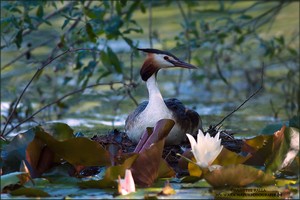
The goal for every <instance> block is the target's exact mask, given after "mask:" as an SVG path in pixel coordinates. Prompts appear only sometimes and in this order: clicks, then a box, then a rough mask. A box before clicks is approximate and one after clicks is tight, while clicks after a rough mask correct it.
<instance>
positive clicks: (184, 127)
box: [125, 49, 202, 145]
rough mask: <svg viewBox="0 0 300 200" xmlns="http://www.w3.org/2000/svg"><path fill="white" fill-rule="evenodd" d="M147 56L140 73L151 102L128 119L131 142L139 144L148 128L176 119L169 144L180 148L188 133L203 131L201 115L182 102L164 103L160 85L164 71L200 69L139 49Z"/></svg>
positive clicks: (163, 53)
mask: <svg viewBox="0 0 300 200" xmlns="http://www.w3.org/2000/svg"><path fill="white" fill-rule="evenodd" d="M138 50H140V51H143V52H146V53H147V57H146V60H145V61H144V64H143V66H142V68H141V70H140V75H141V78H142V80H143V81H145V82H146V85H147V89H148V93H149V101H144V102H142V103H141V104H139V105H138V107H137V108H136V109H135V110H134V111H133V112H132V113H131V114H129V115H128V117H127V119H126V122H125V130H126V133H127V135H128V137H129V139H130V140H131V141H133V142H134V143H138V142H139V140H140V138H141V136H142V134H143V133H144V131H145V130H146V128H147V127H153V126H155V124H156V122H157V121H158V120H160V119H172V120H174V121H175V126H174V127H173V128H172V130H171V132H170V133H169V135H168V137H167V139H166V144H168V145H176V144H180V142H181V141H182V140H183V139H184V138H185V137H186V135H185V134H186V133H190V134H196V133H197V132H198V129H202V121H201V118H200V116H199V114H198V113H197V112H196V111H194V110H190V109H188V108H186V107H185V106H184V105H183V104H182V103H181V102H180V101H179V100H178V99H176V98H170V99H165V100H164V99H163V97H162V95H161V93H160V90H159V88H158V85H157V82H156V76H157V72H158V71H159V70H160V69H164V68H172V67H182V68H187V69H196V68H197V67H195V66H193V65H191V64H189V63H186V62H183V61H181V60H179V59H178V58H177V57H176V56H174V55H172V54H171V53H169V52H166V51H161V50H157V49H138Z"/></svg>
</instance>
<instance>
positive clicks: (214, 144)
mask: <svg viewBox="0 0 300 200" xmlns="http://www.w3.org/2000/svg"><path fill="white" fill-rule="evenodd" d="M186 135H187V137H188V139H189V141H190V143H191V148H192V153H193V154H194V157H195V159H196V161H197V165H199V166H200V167H201V168H208V167H209V166H210V165H211V164H212V162H213V161H214V160H215V159H216V158H217V156H218V155H219V154H220V152H221V151H222V149H223V145H221V139H219V136H220V132H218V133H217V134H216V135H215V137H211V136H210V135H209V134H208V133H207V134H206V135H205V136H204V134H203V132H202V131H201V130H199V131H198V135H197V142H196V140H195V139H194V137H193V136H192V135H190V134H186Z"/></svg>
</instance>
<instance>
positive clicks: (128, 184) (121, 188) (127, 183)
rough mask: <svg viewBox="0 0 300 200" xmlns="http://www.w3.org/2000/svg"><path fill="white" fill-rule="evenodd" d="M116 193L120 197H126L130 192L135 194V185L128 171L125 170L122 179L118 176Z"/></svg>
mask: <svg viewBox="0 0 300 200" xmlns="http://www.w3.org/2000/svg"><path fill="white" fill-rule="evenodd" d="M118 192H119V194H121V195H127V194H129V193H131V192H135V184H134V180H133V177H132V174H131V171H130V169H126V171H125V178H124V179H121V178H120V176H119V181H118Z"/></svg>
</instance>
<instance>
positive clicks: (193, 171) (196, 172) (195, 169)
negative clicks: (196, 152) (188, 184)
mask: <svg viewBox="0 0 300 200" xmlns="http://www.w3.org/2000/svg"><path fill="white" fill-rule="evenodd" d="M191 160H192V161H193V162H194V163H192V162H189V163H188V170H189V173H190V176H196V177H201V175H202V170H201V169H200V167H199V166H198V165H196V164H195V162H196V159H195V158H194V157H192V159H191Z"/></svg>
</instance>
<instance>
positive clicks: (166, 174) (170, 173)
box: [157, 158, 176, 178]
mask: <svg viewBox="0 0 300 200" xmlns="http://www.w3.org/2000/svg"><path fill="white" fill-rule="evenodd" d="M175 175H176V173H175V171H174V170H173V168H171V167H170V166H169V164H168V163H167V161H165V160H164V159H163V158H161V160H160V164H159V168H158V175H157V178H171V177H174V176H175Z"/></svg>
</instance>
